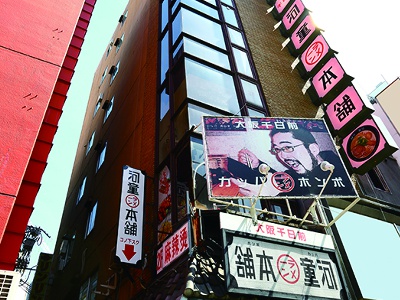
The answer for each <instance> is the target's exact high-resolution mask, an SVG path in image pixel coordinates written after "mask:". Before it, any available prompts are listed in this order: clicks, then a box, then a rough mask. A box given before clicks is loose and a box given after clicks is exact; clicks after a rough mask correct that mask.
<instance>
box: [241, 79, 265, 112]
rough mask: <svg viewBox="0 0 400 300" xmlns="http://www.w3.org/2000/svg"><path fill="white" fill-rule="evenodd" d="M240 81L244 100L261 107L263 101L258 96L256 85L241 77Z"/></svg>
mask: <svg viewBox="0 0 400 300" xmlns="http://www.w3.org/2000/svg"><path fill="white" fill-rule="evenodd" d="M240 82H241V83H242V87H243V91H244V96H245V98H246V101H247V102H249V103H251V104H253V105H257V106H260V107H263V103H262V100H261V97H260V93H259V92H258V88H257V86H256V85H255V84H254V83H251V82H249V81H247V80H243V79H241V80H240Z"/></svg>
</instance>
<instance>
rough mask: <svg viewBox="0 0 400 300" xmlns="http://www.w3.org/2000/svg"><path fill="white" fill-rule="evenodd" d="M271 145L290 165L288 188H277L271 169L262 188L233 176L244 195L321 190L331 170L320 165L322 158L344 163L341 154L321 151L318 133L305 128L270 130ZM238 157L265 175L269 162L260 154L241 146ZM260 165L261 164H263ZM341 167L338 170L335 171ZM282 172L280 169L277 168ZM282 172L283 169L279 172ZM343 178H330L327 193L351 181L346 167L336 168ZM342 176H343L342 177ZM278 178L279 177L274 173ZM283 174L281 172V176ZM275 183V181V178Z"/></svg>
mask: <svg viewBox="0 0 400 300" xmlns="http://www.w3.org/2000/svg"><path fill="white" fill-rule="evenodd" d="M270 137H271V149H270V152H271V153H272V154H274V155H275V156H276V158H277V160H278V161H279V162H280V163H281V164H282V165H283V166H285V168H287V170H286V171H285V172H284V173H285V174H287V175H289V176H288V178H289V180H287V179H288V178H286V183H287V184H288V185H289V188H287V189H286V190H284V189H280V188H279V187H278V188H277V184H273V181H274V179H271V176H273V175H272V174H274V173H276V171H275V170H273V169H270V170H269V174H268V178H267V180H266V182H265V184H264V186H263V188H262V189H261V192H260V185H259V184H253V182H249V181H248V180H247V181H246V182H243V180H240V179H235V178H232V179H231V181H232V183H234V184H236V185H238V186H239V188H240V193H241V194H242V195H244V196H255V195H258V193H259V192H260V195H269V196H276V195H278V194H287V195H299V196H300V195H304V196H306V195H309V194H318V193H319V192H320V190H321V188H322V186H323V183H324V180H325V179H326V178H327V177H328V173H327V172H324V171H323V170H322V169H321V168H320V164H321V163H322V162H323V161H328V162H329V163H330V164H331V165H333V166H335V167H341V166H342V163H341V161H340V159H339V157H338V156H337V155H336V154H335V153H334V152H332V151H321V150H320V147H319V145H318V144H317V142H316V140H315V137H314V136H313V135H312V134H311V133H310V132H309V131H308V130H306V129H303V128H298V129H288V128H285V129H276V128H273V129H272V130H271V132H270ZM238 161H239V162H240V163H242V164H245V165H246V166H250V167H251V169H253V170H254V171H255V172H260V173H259V176H263V174H262V172H261V167H264V168H265V166H266V163H264V162H262V161H260V160H259V159H258V157H257V156H256V155H255V154H254V153H252V152H251V151H250V150H248V149H241V150H240V151H239V153H238ZM260 166H261V167H260ZM336 171H338V172H336ZM278 173H279V172H278ZM280 173H282V172H280ZM335 173H336V174H338V175H339V176H340V177H338V178H340V180H344V181H341V182H336V183H334V182H330V183H329V184H328V186H327V188H326V190H325V191H327V192H328V194H339V195H340V193H341V192H342V189H343V188H344V187H345V184H346V185H351V184H350V182H349V180H348V177H347V176H345V173H344V170H343V168H342V167H341V168H340V170H335ZM342 177H343V178H342ZM275 178H279V177H275ZM280 178H282V176H281V177H280ZM275 183H276V182H275Z"/></svg>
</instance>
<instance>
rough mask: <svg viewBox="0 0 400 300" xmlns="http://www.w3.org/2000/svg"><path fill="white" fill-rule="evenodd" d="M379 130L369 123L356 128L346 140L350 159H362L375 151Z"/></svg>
mask: <svg viewBox="0 0 400 300" xmlns="http://www.w3.org/2000/svg"><path fill="white" fill-rule="evenodd" d="M378 145H379V132H378V130H377V129H376V128H375V127H373V126H370V125H365V126H361V127H359V128H357V129H356V130H355V131H354V132H353V133H352V134H351V136H350V138H349V140H348V142H347V153H348V155H349V157H350V158H351V159H352V160H355V161H364V160H366V159H368V158H370V157H371V156H372V155H374V153H375V152H376V149H377V148H378Z"/></svg>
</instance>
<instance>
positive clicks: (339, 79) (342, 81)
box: [307, 57, 354, 105]
mask: <svg viewBox="0 0 400 300" xmlns="http://www.w3.org/2000/svg"><path fill="white" fill-rule="evenodd" d="M353 79H354V78H353V77H351V76H349V75H347V74H346V72H345V71H344V69H343V68H342V66H341V64H340V63H339V61H338V60H337V58H336V57H332V58H331V59H329V60H328V61H327V62H326V63H325V64H324V65H323V66H322V67H321V69H320V70H319V71H318V72H317V73H316V74H315V75H314V76H313V77H312V79H311V86H310V87H309V88H308V89H307V93H308V95H309V96H310V98H311V100H312V102H313V103H314V104H316V105H320V104H321V103H327V104H328V103H330V102H331V101H332V100H333V99H334V98H336V97H337V96H338V95H339V93H341V92H342V91H343V90H344V88H345V87H346V86H348V85H349V84H350V83H351V81H352V80H353Z"/></svg>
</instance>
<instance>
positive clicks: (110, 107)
mask: <svg viewBox="0 0 400 300" xmlns="http://www.w3.org/2000/svg"><path fill="white" fill-rule="evenodd" d="M113 106H114V96H113V97H112V98H111V100H110V104H109V106H108V108H107V109H106V112H105V114H104V120H103V123H104V122H105V121H107V119H108V116H109V115H110V114H111V111H112V109H113Z"/></svg>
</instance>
